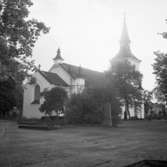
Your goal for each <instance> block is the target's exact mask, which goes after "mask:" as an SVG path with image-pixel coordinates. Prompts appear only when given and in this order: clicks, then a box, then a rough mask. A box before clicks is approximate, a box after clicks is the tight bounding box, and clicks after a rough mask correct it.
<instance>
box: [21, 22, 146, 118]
mask: <svg viewBox="0 0 167 167" xmlns="http://www.w3.org/2000/svg"><path fill="white" fill-rule="evenodd" d="M53 60H54V63H53V65H52V67H51V68H50V70H49V71H47V72H46V71H41V70H37V71H36V72H35V73H34V74H33V75H32V77H31V79H30V80H28V81H27V82H26V84H24V100H23V113H22V116H23V117H25V118H41V117H42V116H44V114H43V113H41V112H40V111H39V107H40V105H41V104H42V103H43V101H44V99H43V98H42V97H41V92H43V91H46V90H50V89H51V88H53V87H62V88H64V89H65V90H66V91H67V93H68V95H69V97H70V96H71V95H72V94H78V93H81V92H82V91H83V90H84V89H92V88H101V87H104V81H105V74H104V73H103V72H97V71H94V70H90V69H86V68H83V67H80V66H75V65H71V64H68V63H65V62H64V60H63V58H62V56H61V52H60V49H58V50H57V55H56V57H55V58H54V59H53ZM125 60H128V61H129V62H130V63H131V64H132V65H134V66H135V69H136V70H139V65H140V62H141V61H140V60H139V59H137V58H136V57H135V56H134V55H133V54H132V52H131V50H130V40H129V35H128V31H127V26H126V22H125V19H124V24H123V30H122V34H121V40H120V50H119V52H118V54H117V55H116V56H115V57H114V58H113V59H112V61H111V65H112V64H113V63H116V62H120V61H121V62H122V61H125ZM124 110H125V108H124V107H122V114H121V117H122V118H124ZM130 115H131V116H135V111H134V107H131V108H130ZM137 117H138V118H144V108H141V110H140V111H139V112H138V115H137Z"/></svg>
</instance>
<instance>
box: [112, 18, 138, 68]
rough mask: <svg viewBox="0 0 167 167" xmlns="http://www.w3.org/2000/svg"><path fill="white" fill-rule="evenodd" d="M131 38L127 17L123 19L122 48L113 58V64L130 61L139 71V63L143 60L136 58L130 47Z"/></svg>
mask: <svg viewBox="0 0 167 167" xmlns="http://www.w3.org/2000/svg"><path fill="white" fill-rule="evenodd" d="M130 43H131V41H130V38H129V34H128V28H127V24H126V17H125V16H124V19H123V28H122V33H121V38H120V49H119V52H118V53H117V55H116V56H115V57H114V58H113V59H112V60H111V66H114V65H116V64H117V63H121V62H123V61H128V62H129V63H130V64H131V65H133V66H134V67H135V70H137V71H139V65H140V62H141V60H139V59H138V58H136V57H135V56H134V55H133V53H132V52H131V48H130Z"/></svg>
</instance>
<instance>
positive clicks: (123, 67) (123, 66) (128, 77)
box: [106, 61, 142, 119]
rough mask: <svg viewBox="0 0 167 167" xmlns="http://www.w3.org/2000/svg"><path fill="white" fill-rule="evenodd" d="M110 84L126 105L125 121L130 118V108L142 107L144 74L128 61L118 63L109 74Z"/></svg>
mask: <svg viewBox="0 0 167 167" xmlns="http://www.w3.org/2000/svg"><path fill="white" fill-rule="evenodd" d="M106 75H107V78H108V81H107V82H108V84H109V85H110V84H111V85H112V87H113V88H115V91H116V92H117V96H118V97H119V99H120V100H121V101H122V102H123V103H124V104H125V119H126V117H127V116H128V117H129V118H130V117H131V116H130V112H129V106H130V105H135V108H136V110H137V107H140V104H141V100H142V92H141V79H142V74H141V73H140V72H138V71H136V70H135V68H134V66H132V65H131V64H130V63H129V62H128V61H125V62H121V63H117V64H116V65H115V66H113V67H112V69H110V70H109V71H108V72H107V74H106Z"/></svg>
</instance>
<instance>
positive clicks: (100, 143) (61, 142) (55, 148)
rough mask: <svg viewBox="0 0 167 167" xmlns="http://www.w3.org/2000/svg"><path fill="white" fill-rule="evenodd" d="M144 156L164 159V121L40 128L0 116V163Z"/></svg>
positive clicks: (77, 166)
mask: <svg viewBox="0 0 167 167" xmlns="http://www.w3.org/2000/svg"><path fill="white" fill-rule="evenodd" d="M143 159H155V160H156V159H157V160H167V121H128V122H122V123H121V124H120V126H119V127H118V128H105V127H66V128H62V129H58V130H52V131H40V130H29V129H18V128H17V125H16V123H14V122H7V121H1V120H0V166H1V167H97V166H98V167H123V166H125V165H128V164H131V163H134V162H136V161H140V160H143Z"/></svg>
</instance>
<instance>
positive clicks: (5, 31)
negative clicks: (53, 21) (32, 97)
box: [0, 0, 49, 109]
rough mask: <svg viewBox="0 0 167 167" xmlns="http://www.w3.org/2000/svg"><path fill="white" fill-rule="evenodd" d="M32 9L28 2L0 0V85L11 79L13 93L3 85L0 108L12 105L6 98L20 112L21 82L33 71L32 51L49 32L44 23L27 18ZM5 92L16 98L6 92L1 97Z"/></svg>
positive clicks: (30, 3)
mask: <svg viewBox="0 0 167 167" xmlns="http://www.w3.org/2000/svg"><path fill="white" fill-rule="evenodd" d="M32 5H33V3H32V2H31V0H0V84H1V85H2V84H4V82H9V80H11V79H12V80H13V82H14V84H13V85H15V87H12V90H11V89H10V88H7V87H6V88H4V87H5V86H6V84H4V87H3V86H1V87H0V92H1V107H2V106H11V105H14V104H13V100H7V101H6V100H5V99H6V97H7V98H11V99H13V98H14V100H15V101H16V105H17V107H18V108H20V109H21V105H22V104H21V103H22V92H23V91H22V87H21V85H22V81H23V80H24V78H25V76H26V75H27V72H28V70H33V69H35V65H34V61H33V59H32V49H33V47H34V45H35V42H36V41H37V39H38V38H39V36H40V35H41V33H42V32H43V33H47V32H48V31H49V28H48V27H46V26H45V25H44V23H42V22H39V21H37V20H35V19H29V18H28V15H29V10H28V9H29V7H31V6H32ZM5 89H6V90H7V92H8V90H10V92H13V91H15V96H14V97H13V93H10V92H8V93H7V96H6V97H4V96H5V94H6V90H5ZM3 91H4V92H3ZM2 94H3V95H2ZM2 97H3V98H4V99H3V98H2ZM7 103H9V104H8V105H6V104H7ZM5 108H6V107H5Z"/></svg>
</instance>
